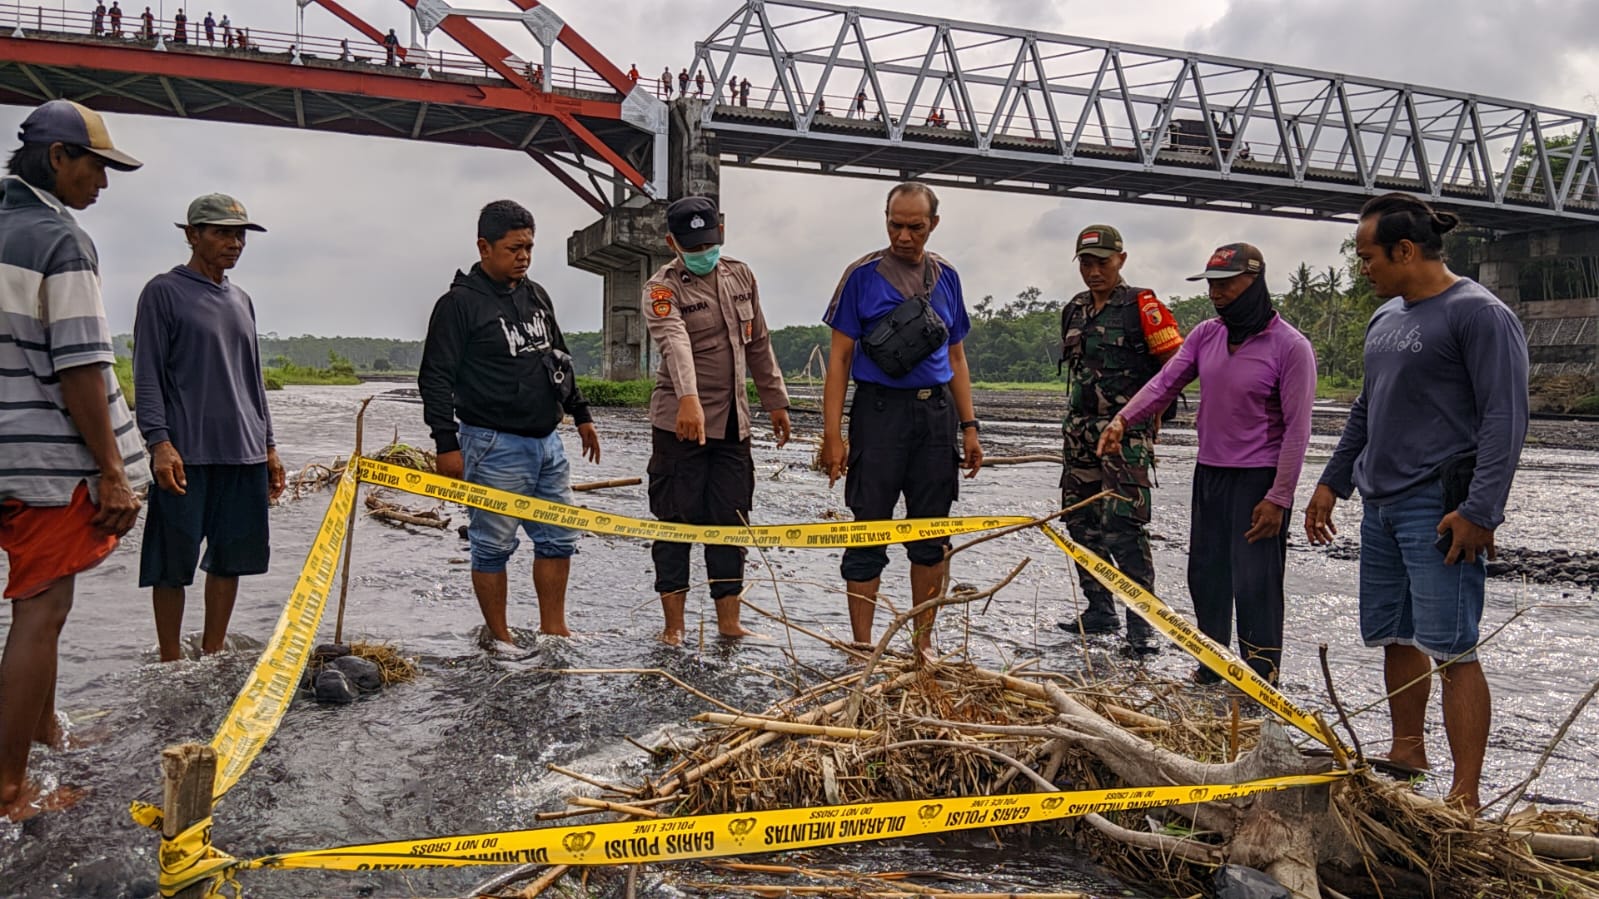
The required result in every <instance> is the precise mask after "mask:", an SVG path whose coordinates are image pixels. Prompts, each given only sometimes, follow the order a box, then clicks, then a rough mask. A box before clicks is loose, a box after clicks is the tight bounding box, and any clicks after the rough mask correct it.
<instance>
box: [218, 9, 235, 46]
mask: <svg viewBox="0 0 1599 899" xmlns="http://www.w3.org/2000/svg"><path fill="white" fill-rule="evenodd" d="M217 24H218V25H221V26H222V46H223V47H224V48H225V49H228V50H232V49H233V20H232V19H231V18H229V17H228V14H227V13H223V14H222V21H220V22H218V23H217Z"/></svg>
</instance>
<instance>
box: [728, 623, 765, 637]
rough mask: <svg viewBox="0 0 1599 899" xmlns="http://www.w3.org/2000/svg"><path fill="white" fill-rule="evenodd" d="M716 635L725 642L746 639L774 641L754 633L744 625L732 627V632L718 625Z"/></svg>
mask: <svg viewBox="0 0 1599 899" xmlns="http://www.w3.org/2000/svg"><path fill="white" fill-rule="evenodd" d="M716 635H717V636H718V637H721V638H722V639H723V640H742V639H743V638H745V637H754V638H755V639H757V640H770V639H772V638H771V637H768V636H767V635H765V634H762V633H759V632H757V631H752V630H750V629H748V628H746V627H745V626H744V625H742V624H734V625H733V626H732V630H728V629H727V628H726V627H725V626H721V625H718V626H717V628H716Z"/></svg>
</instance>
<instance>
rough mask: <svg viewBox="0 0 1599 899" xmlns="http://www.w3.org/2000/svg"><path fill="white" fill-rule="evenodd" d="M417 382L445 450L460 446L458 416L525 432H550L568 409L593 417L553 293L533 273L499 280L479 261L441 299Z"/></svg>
mask: <svg viewBox="0 0 1599 899" xmlns="http://www.w3.org/2000/svg"><path fill="white" fill-rule="evenodd" d="M416 383H417V388H418V389H419V390H420V392H421V394H422V418H423V419H424V420H425V421H426V422H427V425H428V428H429V429H431V430H432V433H433V441H434V443H436V444H437V445H438V451H439V452H441V453H449V452H455V451H456V450H459V449H460V448H461V444H460V441H459V440H458V438H457V436H456V431H457V426H456V420H457V419H459V420H461V421H462V422H465V423H466V424H469V425H475V426H477V427H481V428H490V429H493V430H496V431H506V432H509V433H512V434H519V435H522V436H525V437H544V436H547V435H548V434H549V433H550V432H551V431H554V430H555V426H556V425H558V424H560V423H561V413H562V411H563V410H564V411H566V412H570V413H571V414H572V420H573V421H574V422H576V423H577V424H580V425H581V424H586V423H587V422H590V421H592V420H593V419H592V417H591V416H590V415H589V408H588V402H587V401H586V400H584V399H583V394H582V392H581V391H579V390H578V389H577V384H576V382H575V379H574V378H573V373H572V366H571V356H570V355H569V354H568V353H567V349H566V338H564V337H562V336H561V329H560V327H559V326H557V325H556V323H555V306H554V304H553V303H551V302H550V295H549V294H548V293H545V291H544V288H543V287H541V286H540V285H539V284H538V283H536V282H534V281H530V280H528V279H526V278H524V279H522V280H521V281H520V282H518V283H517V284H516V286H514V287H512V286H510V285H508V284H501V283H499V282H496V281H495V280H493V279H492V278H490V277H489V276H488V275H486V274H484V273H483V269H482V267H481V266H478V265H474V266H472V270H471V271H469V272H456V273H455V281H454V282H453V283H452V284H451V285H450V292H449V293H447V294H445V295H444V296H442V297H440V298H439V301H438V302H437V303H436V304H434V306H433V316H432V318H431V319H429V321H428V334H427V341H426V343H424V344H423V347H422V367H421V370H420V371H419V372H418V374H417V379H416Z"/></svg>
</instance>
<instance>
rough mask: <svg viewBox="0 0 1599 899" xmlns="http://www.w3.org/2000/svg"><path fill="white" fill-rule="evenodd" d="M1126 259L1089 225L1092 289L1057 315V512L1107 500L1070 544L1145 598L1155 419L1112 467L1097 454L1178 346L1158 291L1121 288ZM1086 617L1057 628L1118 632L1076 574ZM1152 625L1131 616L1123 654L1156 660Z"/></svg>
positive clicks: (1081, 263)
mask: <svg viewBox="0 0 1599 899" xmlns="http://www.w3.org/2000/svg"><path fill="white" fill-rule="evenodd" d="M1126 261H1127V253H1126V252H1125V251H1124V250H1123V248H1122V236H1121V232H1119V231H1117V230H1116V229H1115V228H1112V227H1111V226H1109V225H1089V226H1088V227H1087V228H1084V229H1083V230H1082V232H1081V233H1080V234H1078V235H1077V270H1078V271H1079V272H1080V273H1081V274H1082V277H1083V283H1084V284H1085V285H1087V287H1088V289H1087V290H1085V291H1083V292H1082V293H1079V294H1077V295H1076V296H1074V297H1072V299H1071V302H1069V303H1067V304H1066V306H1065V308H1063V309H1062V310H1061V362H1062V364H1063V365H1065V366H1066V368H1067V371H1068V380H1067V384H1068V387H1067V391H1068V392H1067V401H1066V418H1065V420H1064V422H1063V425H1062V430H1063V431H1064V433H1065V438H1066V439H1065V449H1064V450H1063V452H1062V454H1061V457H1062V470H1061V477H1060V487H1061V506H1062V507H1063V508H1064V507H1067V506H1072V505H1075V504H1077V503H1079V502H1082V501H1083V500H1085V499H1087V498H1089V497H1091V496H1093V495H1094V494H1096V493H1099V492H1100V491H1102V490H1114V491H1116V493H1117V494H1119V496H1120V497H1125V499H1122V498H1117V499H1109V500H1103V501H1100V502H1095V503H1092V504H1090V505H1087V506H1084V507H1083V508H1080V509H1078V510H1076V511H1074V512H1071V513H1068V514H1067V515H1066V527H1067V529H1068V530H1069V531H1071V535H1072V539H1074V540H1076V541H1077V542H1078V543H1080V544H1082V545H1083V546H1084V547H1086V548H1088V549H1089V550H1091V551H1093V552H1095V553H1098V554H1099V555H1100V556H1103V557H1105V559H1106V560H1107V561H1112V562H1113V564H1115V565H1116V567H1117V568H1120V569H1121V570H1122V571H1123V572H1125V573H1126V574H1127V575H1128V576H1129V577H1131V578H1132V579H1133V580H1135V581H1137V582H1138V583H1139V584H1141V585H1143V586H1144V587H1145V588H1146V589H1149V590H1153V589H1154V587H1155V564H1154V558H1153V556H1152V555H1151V554H1150V550H1149V534H1148V533H1147V532H1146V531H1145V528H1144V526H1145V525H1147V524H1148V523H1149V511H1150V495H1149V487H1150V479H1149V470H1150V468H1151V467H1152V466H1153V465H1154V464H1155V436H1156V433H1157V431H1158V430H1159V417H1158V416H1156V417H1155V418H1153V419H1152V420H1151V424H1150V425H1148V426H1146V427H1143V428H1139V429H1136V430H1134V431H1131V432H1129V433H1128V435H1127V437H1126V438H1124V439H1123V440H1122V451H1121V453H1120V454H1119V455H1117V456H1113V457H1110V458H1101V457H1100V456H1099V454H1098V453H1097V452H1096V447H1097V446H1098V444H1099V433H1100V430H1101V429H1102V428H1104V427H1105V425H1106V424H1107V423H1108V422H1110V420H1111V419H1112V418H1113V417H1115V415H1116V413H1117V412H1120V411H1121V408H1122V406H1124V405H1126V404H1127V401H1128V400H1130V399H1132V398H1133V394H1135V393H1137V392H1138V389H1139V388H1140V387H1143V386H1144V384H1145V383H1146V382H1147V381H1148V380H1149V379H1150V378H1152V377H1154V375H1155V373H1156V372H1158V371H1160V366H1161V364H1162V363H1163V362H1165V361H1166V360H1167V359H1168V358H1170V357H1171V356H1172V355H1173V354H1174V353H1176V352H1177V348H1178V347H1180V346H1182V343H1183V338H1182V335H1181V334H1180V333H1179V332H1178V330H1177V323H1176V319H1174V318H1173V317H1172V314H1171V312H1170V311H1169V310H1167V309H1166V307H1165V306H1164V305H1162V304H1161V302H1160V300H1159V299H1157V298H1156V297H1155V294H1154V292H1153V291H1150V290H1145V289H1143V288H1139V287H1132V286H1129V285H1128V283H1127V282H1126V281H1124V280H1122V276H1121V269H1122V264H1123V263H1125V262H1126ZM1077 578H1078V581H1079V582H1081V583H1082V585H1083V594H1084V596H1086V597H1087V599H1088V609H1087V610H1086V611H1084V612H1083V613H1082V615H1080V616H1078V617H1077V618H1075V619H1072V620H1070V621H1062V622H1060V626H1061V628H1063V629H1065V630H1067V631H1070V632H1072V633H1074V634H1084V635H1086V634H1109V633H1114V632H1116V631H1117V630H1118V629H1120V627H1121V623H1120V621H1119V620H1118V618H1119V616H1118V615H1117V614H1116V603H1115V601H1114V600H1113V599H1112V598H1111V595H1110V591H1108V590H1106V589H1105V587H1104V585H1102V584H1100V583H1099V581H1097V580H1095V579H1094V576H1093V575H1092V574H1089V573H1088V571H1086V570H1085V569H1083V568H1082V567H1081V566H1078V568H1077ZM1152 637H1153V630H1152V629H1151V628H1150V626H1149V623H1148V622H1146V621H1144V619H1143V618H1141V617H1139V616H1138V614H1137V613H1136V612H1134V611H1132V610H1131V609H1128V610H1127V645H1128V648H1129V650H1130V651H1132V652H1134V653H1145V652H1154V651H1156V648H1155V644H1154V642H1153V640H1152Z"/></svg>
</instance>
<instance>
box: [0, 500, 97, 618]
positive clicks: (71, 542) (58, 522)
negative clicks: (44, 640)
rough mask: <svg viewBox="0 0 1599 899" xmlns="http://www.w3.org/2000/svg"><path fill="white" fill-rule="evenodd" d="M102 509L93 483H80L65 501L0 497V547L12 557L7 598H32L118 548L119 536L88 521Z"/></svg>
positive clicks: (7, 582)
mask: <svg viewBox="0 0 1599 899" xmlns="http://www.w3.org/2000/svg"><path fill="white" fill-rule="evenodd" d="M97 511H98V509H96V508H95V505H94V503H93V502H90V500H89V485H88V484H86V483H80V484H78V489H76V490H74V491H72V502H71V503H69V504H68V505H65V506H30V505H28V504H26V503H23V502H21V501H20V500H16V499H8V500H6V501H5V502H0V549H3V550H5V551H6V556H7V557H8V558H9V559H10V561H11V575H10V577H9V578H8V579H7V580H6V592H5V597H6V599H28V598H29V597H33V596H38V595H39V594H40V593H43V592H44V591H46V590H48V589H50V586H51V585H52V584H54V583H55V582H56V581H59V580H61V579H62V578H64V577H71V576H72V575H74V574H77V573H78V572H80V571H87V570H89V569H90V568H93V567H94V566H96V565H98V564H100V562H101V561H103V560H104V559H105V557H106V556H109V555H111V551H112V550H114V549H116V548H117V538H116V537H114V536H112V535H110V534H106V533H104V532H102V531H101V530H99V529H98V528H96V527H95V526H94V525H92V524H90V523H89V522H90V521H92V520H93V519H94V516H95V513H96V512H97Z"/></svg>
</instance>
